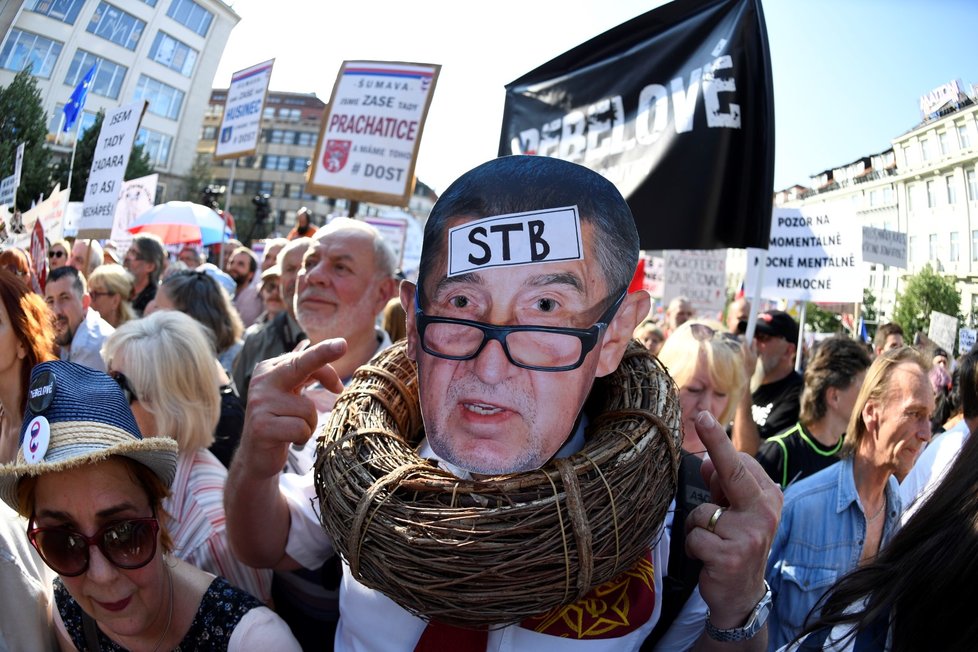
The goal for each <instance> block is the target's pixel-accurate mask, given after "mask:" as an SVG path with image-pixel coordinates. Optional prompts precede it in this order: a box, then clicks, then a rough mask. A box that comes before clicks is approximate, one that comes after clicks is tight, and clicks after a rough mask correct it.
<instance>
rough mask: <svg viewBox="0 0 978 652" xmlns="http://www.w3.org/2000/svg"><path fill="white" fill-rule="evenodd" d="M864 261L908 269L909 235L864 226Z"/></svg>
mask: <svg viewBox="0 0 978 652" xmlns="http://www.w3.org/2000/svg"><path fill="white" fill-rule="evenodd" d="M863 260H864V261H866V262H867V263H879V264H881V265H889V266H890V267H898V268H900V269H906V268H907V234H906V233H901V232H899V231H887V230H885V229H877V228H874V227H871V226H864V227H863Z"/></svg>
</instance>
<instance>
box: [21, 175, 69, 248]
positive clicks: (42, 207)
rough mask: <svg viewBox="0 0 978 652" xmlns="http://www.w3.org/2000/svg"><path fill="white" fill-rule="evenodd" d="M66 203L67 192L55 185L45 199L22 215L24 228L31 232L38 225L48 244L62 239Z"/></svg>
mask: <svg viewBox="0 0 978 652" xmlns="http://www.w3.org/2000/svg"><path fill="white" fill-rule="evenodd" d="M67 203H68V190H67V189H65V190H62V189H61V185H60V184H58V185H56V186H55V187H54V191H53V192H52V193H51V194H50V195H49V196H48V197H47V198H45V199H44V200H43V201H42V202H41V203H39V204H37V205H35V206H34V207H33V208H32V209H30V210H29V211H27V212H26V213H24V226H25V227H27V228H28V229H32V230H33V229H34V228H35V225H36V224H38V223H40V225H41V227H42V228H43V230H44V236H45V237H46V238H47V239H48V240H49V241H50V242H54V241H56V240H61V239H62V238H63V237H64V229H63V224H62V223H63V220H64V214H65V207H66V206H67Z"/></svg>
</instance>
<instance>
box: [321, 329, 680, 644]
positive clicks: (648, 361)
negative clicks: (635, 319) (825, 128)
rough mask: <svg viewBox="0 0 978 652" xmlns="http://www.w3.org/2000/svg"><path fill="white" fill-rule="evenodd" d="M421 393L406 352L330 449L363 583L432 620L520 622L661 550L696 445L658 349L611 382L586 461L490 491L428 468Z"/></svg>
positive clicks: (367, 371)
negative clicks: (686, 451)
mask: <svg viewBox="0 0 978 652" xmlns="http://www.w3.org/2000/svg"><path fill="white" fill-rule="evenodd" d="M417 384H418V379H417V368H416V366H415V364H414V362H413V361H411V360H410V359H408V357H407V355H406V354H405V347H404V344H403V341H402V342H400V343H398V344H395V345H394V346H393V347H391V348H389V349H387V350H386V351H384V352H382V353H381V354H379V355H378V356H377V357H376V358H375V359H374V360H372V361H371V362H370V363H368V364H367V365H365V366H363V367H360V369H359V370H358V371H357V372H356V373H355V374H354V377H353V381H352V382H351V383H350V385H349V386H348V387H347V388H346V390H345V391H344V392H343V393H342V394H341V395H340V397H339V398H338V399H337V401H336V405H335V406H334V408H333V412H332V414H331V415H330V418H329V421H328V422H327V424H326V425H325V427H324V429H323V435H322V436H321V438H320V441H319V444H318V459H317V461H316V467H315V481H316V492H317V494H318V496H319V500H320V505H321V518H322V523H323V527H324V528H325V530H326V532H327V533H328V534H329V535H330V537H331V538H332V540H333V543H334V545H335V547H336V549H337V550H338V551H339V552H340V553H342V555H343V557H344V558H345V559H346V560H347V562H348V563H349V566H350V569H351V571H352V573H353V576H354V577H355V578H356V579H357V580H358V581H359V582H361V583H362V584H364V585H366V586H368V587H370V588H372V589H376V590H378V591H380V592H381V593H383V594H384V595H386V596H388V597H389V598H391V599H392V600H394V601H395V602H397V603H398V604H399V605H401V606H402V607H404V608H405V609H407V610H408V611H410V612H412V613H414V614H416V615H418V616H421V617H423V618H426V619H437V620H440V621H443V622H446V623H450V624H454V625H459V626H465V627H485V626H493V625H506V624H509V623H514V622H519V621H521V620H523V619H525V618H527V617H528V616H531V615H536V614H541V613H544V612H546V611H548V610H550V609H552V608H554V607H558V606H560V605H564V604H569V603H572V602H574V601H576V600H577V599H579V598H581V597H583V596H584V595H585V594H587V593H588V591H590V590H591V589H592V588H594V587H595V586H598V585H599V584H602V583H603V582H606V581H608V580H611V579H612V578H614V577H616V576H618V575H619V574H620V573H622V572H624V571H626V570H628V569H629V568H631V567H632V566H633V565H634V564H635V563H636V561H638V560H639V558H641V557H642V556H644V555H645V554H646V553H647V552H648V550H649V547H650V546H651V545H652V544H653V543H654V540H655V537H656V536H657V533H658V531H659V528H660V526H661V524H662V521H663V519H664V517H665V514H666V510H667V509H668V506H669V503H670V501H671V500H672V498H673V495H674V493H675V489H676V473H677V469H678V452H679V450H680V446H681V438H682V432H681V419H680V410H679V398H678V393H677V391H676V387H675V384H674V383H673V381H672V379H671V378H670V377H669V375H668V374H667V373H666V371H665V369H664V368H663V367H662V365H661V364H659V362H658V360H656V358H654V357H653V356H652V355H651V354H649V353H648V352H647V351H646V350H645V349H644V348H643V347H642V346H640V345H639V344H637V343H634V342H633V343H632V344H631V345H629V348H628V350H627V352H626V354H625V357H624V359H623V360H622V363H621V365H619V367H618V370H617V371H615V373H613V374H611V375H609V376H607V377H605V378H599V379H597V381H596V382H595V384H594V387H593V388H592V390H591V393H590V396H589V398H588V401H587V405H586V408H585V411H586V413H587V414H588V415H589V417H590V424H589V426H588V430H587V443H586V444H585V446H584V448H583V449H582V450H581V451H580V452H578V453H577V454H575V455H572V456H570V457H568V458H564V459H556V460H552V461H551V462H549V463H548V464H547V465H546V466H544V467H543V468H542V469H540V470H537V471H528V472H524V473H516V474H510V475H503V476H496V477H492V478H489V479H484V480H460V479H458V478H456V477H455V476H453V475H451V474H450V473H448V472H447V471H444V470H442V469H440V468H438V467H437V466H435V465H434V463H433V462H431V461H429V460H425V459H422V458H420V457H419V456H418V454H417V453H416V447H417V446H418V444H419V443H420V442H421V440H422V439H423V437H424V433H423V429H422V428H423V424H422V421H421V408H420V405H419V400H418V388H417ZM664 571H665V569H656V572H659V573H662V572H664Z"/></svg>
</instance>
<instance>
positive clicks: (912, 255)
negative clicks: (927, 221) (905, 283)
mask: <svg viewBox="0 0 978 652" xmlns="http://www.w3.org/2000/svg"><path fill="white" fill-rule="evenodd" d="M907 260H908V261H910V262H914V261H916V260H917V236H915V235H912V236H910V239H909V240H907Z"/></svg>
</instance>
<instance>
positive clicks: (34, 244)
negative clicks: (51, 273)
mask: <svg viewBox="0 0 978 652" xmlns="http://www.w3.org/2000/svg"><path fill="white" fill-rule="evenodd" d="M30 252H31V271H33V272H34V278H36V279H37V284H38V286H39V287H40V288H41V289H42V290H43V289H44V285H45V283H47V280H48V248H47V243H46V242H45V241H44V226H43V225H42V224H41V220H35V221H34V227H33V228H32V229H31V247H30Z"/></svg>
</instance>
